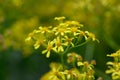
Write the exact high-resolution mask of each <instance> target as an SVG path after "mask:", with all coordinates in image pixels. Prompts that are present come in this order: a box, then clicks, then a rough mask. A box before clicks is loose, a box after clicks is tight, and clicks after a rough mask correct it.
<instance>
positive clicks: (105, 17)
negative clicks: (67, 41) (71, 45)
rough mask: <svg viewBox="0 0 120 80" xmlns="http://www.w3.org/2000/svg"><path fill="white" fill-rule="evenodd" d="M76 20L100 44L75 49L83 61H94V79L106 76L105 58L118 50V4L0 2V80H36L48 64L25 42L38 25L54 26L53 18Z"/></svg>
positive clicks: (98, 0)
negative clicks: (62, 17)
mask: <svg viewBox="0 0 120 80" xmlns="http://www.w3.org/2000/svg"><path fill="white" fill-rule="evenodd" d="M56 16H65V17H66V18H67V19H68V20H77V21H79V22H80V23H82V24H83V25H84V29H85V30H88V31H90V32H92V33H94V34H95V35H96V37H97V38H98V39H99V41H100V43H92V42H91V43H89V44H86V45H85V46H82V47H81V48H78V49H75V50H76V52H78V53H80V54H81V55H82V56H83V57H84V60H88V61H90V60H91V59H95V60H96V62H97V65H96V66H95V70H96V73H95V75H96V77H103V79H104V80H111V79H110V77H109V75H106V74H105V70H106V68H107V66H106V62H107V61H108V60H112V59H110V58H107V57H106V54H110V53H113V52H115V51H116V50H118V49H120V0H0V80H39V79H40V77H41V76H42V75H43V74H45V73H46V72H47V71H49V63H50V62H53V61H56V62H57V61H59V60H58V59H59V58H58V57H57V56H56V55H53V57H51V58H50V59H46V58H45V56H44V55H41V54H40V50H34V48H33V46H32V44H30V43H25V38H26V37H27V35H28V33H29V32H31V31H32V30H33V29H37V28H38V27H39V26H40V25H42V26H48V25H54V24H55V21H54V19H53V18H54V17H56Z"/></svg>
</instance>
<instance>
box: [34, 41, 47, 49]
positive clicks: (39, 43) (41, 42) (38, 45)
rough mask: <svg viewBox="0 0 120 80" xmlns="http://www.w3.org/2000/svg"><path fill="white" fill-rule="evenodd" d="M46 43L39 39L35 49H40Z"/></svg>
mask: <svg viewBox="0 0 120 80" xmlns="http://www.w3.org/2000/svg"><path fill="white" fill-rule="evenodd" d="M44 41H45V40H44V39H39V40H38V41H36V43H35V44H34V47H35V49H38V48H39V47H40V46H41V45H42V44H43V43H44Z"/></svg>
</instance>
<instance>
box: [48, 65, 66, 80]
mask: <svg viewBox="0 0 120 80" xmlns="http://www.w3.org/2000/svg"><path fill="white" fill-rule="evenodd" d="M50 67H51V71H50V72H51V73H50V76H49V80H65V79H64V75H63V74H62V72H61V70H62V66H61V64H59V63H51V64H50Z"/></svg>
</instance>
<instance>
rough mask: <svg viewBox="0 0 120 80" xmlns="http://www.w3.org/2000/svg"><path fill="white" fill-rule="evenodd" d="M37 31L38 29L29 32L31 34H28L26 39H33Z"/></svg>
mask: <svg viewBox="0 0 120 80" xmlns="http://www.w3.org/2000/svg"><path fill="white" fill-rule="evenodd" d="M35 32H36V30H34V31H33V32H31V33H29V34H28V37H27V38H26V39H25V41H29V40H31V39H32V37H33V36H34V34H35Z"/></svg>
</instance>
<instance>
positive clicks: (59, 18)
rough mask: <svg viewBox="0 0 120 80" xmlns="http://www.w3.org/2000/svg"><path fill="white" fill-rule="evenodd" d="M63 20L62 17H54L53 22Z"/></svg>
mask: <svg viewBox="0 0 120 80" xmlns="http://www.w3.org/2000/svg"><path fill="white" fill-rule="evenodd" d="M63 19H65V17H64V16H62V17H55V20H58V21H60V20H63Z"/></svg>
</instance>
